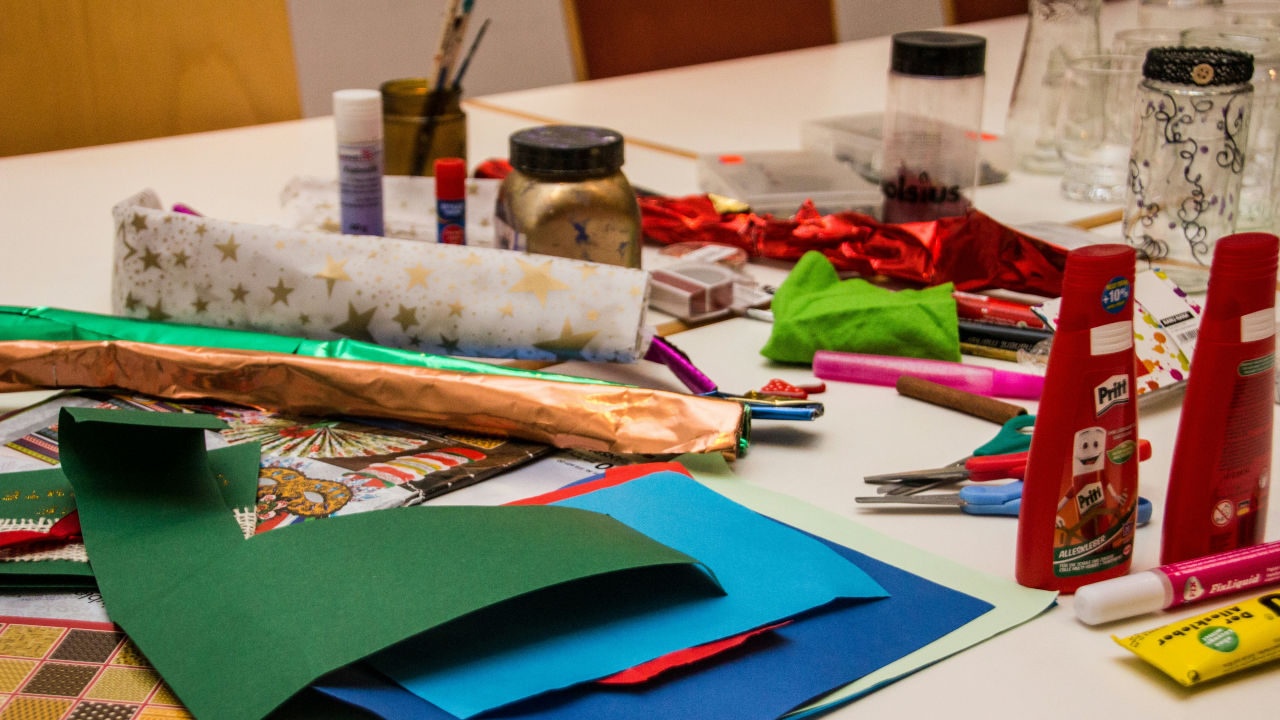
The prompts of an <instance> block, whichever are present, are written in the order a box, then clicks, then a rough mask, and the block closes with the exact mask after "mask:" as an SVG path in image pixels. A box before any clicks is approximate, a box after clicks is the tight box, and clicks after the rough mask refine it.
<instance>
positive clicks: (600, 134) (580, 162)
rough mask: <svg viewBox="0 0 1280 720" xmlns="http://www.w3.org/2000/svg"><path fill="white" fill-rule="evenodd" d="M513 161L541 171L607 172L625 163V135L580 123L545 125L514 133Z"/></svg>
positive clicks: (524, 169) (521, 167)
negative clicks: (623, 138) (623, 140)
mask: <svg viewBox="0 0 1280 720" xmlns="http://www.w3.org/2000/svg"><path fill="white" fill-rule="evenodd" d="M510 148H511V157H510V160H511V165H512V166H513V167H515V169H517V170H519V171H520V172H527V173H535V174H540V175H607V174H609V173H613V172H616V171H617V170H618V168H620V167H622V136H621V135H619V134H618V133H617V132H615V131H613V130H609V129H607V128H601V127H589V126H581V125H544V126H542V127H535V128H526V129H524V130H520V131H518V132H516V133H514V134H512V135H511V141H510Z"/></svg>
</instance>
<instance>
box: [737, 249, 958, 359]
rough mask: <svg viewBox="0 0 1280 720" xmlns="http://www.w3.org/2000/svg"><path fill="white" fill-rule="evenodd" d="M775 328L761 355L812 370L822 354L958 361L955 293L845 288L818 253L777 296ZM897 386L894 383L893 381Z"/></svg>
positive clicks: (856, 281)
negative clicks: (815, 357) (816, 354)
mask: <svg viewBox="0 0 1280 720" xmlns="http://www.w3.org/2000/svg"><path fill="white" fill-rule="evenodd" d="M772 308H773V317H774V323H773V327H772V328H771V329H770V331H769V340H768V341H767V342H766V343H765V345H764V347H762V348H761V349H760V354H761V355H764V356H765V357H767V358H769V359H771V360H777V361H779V362H793V363H809V362H812V361H813V354H814V352H815V351H817V350H841V351H846V352H863V353H873V354H882V355H889V354H902V355H910V356H913V357H922V358H935V359H938V360H959V359H960V351H959V347H958V342H957V335H956V314H955V301H954V300H952V299H951V286H950V285H947V284H945V283H944V284H942V285H939V286H937V287H931V288H924V289H921V290H912V289H906V290H897V291H895V290H888V289H886V288H882V287H877V286H875V285H872V284H871V283H869V282H867V281H866V280H863V279H862V278H851V279H849V280H841V279H840V276H839V275H838V274H837V273H836V268H835V266H834V265H833V264H832V263H831V261H830V260H828V259H827V258H826V257H825V256H824V255H822V254H821V253H818V252H810V253H805V255H804V256H802V257H801V258H800V261H799V262H797V263H796V265H795V267H793V268H792V269H791V272H790V273H788V274H787V277H786V279H785V280H783V282H782V285H781V286H780V287H779V288H778V290H777V291H776V292H775V293H774V296H773V302H772ZM890 383H892V381H890Z"/></svg>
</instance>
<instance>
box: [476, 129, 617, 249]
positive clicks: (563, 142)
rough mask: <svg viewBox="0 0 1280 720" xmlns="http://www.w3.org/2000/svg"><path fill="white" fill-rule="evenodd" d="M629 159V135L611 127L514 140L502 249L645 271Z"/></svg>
mask: <svg viewBox="0 0 1280 720" xmlns="http://www.w3.org/2000/svg"><path fill="white" fill-rule="evenodd" d="M622 160H623V142H622V136H621V135H619V134H618V133H617V132H614V131H613V130H608V129H605V128H599V127H584V126H571V125H548V126H543V127H535V128H528V129H525V130H521V131H519V132H517V133H515V134H513V135H512V136H511V138H510V162H511V166H512V168H513V170H512V171H511V173H510V174H508V175H507V177H506V178H504V179H503V181H502V184H501V185H500V186H499V187H498V200H497V207H496V212H495V215H496V218H495V223H496V231H497V237H498V246H499V247H504V248H507V249H511V250H524V251H528V252H531V253H540V254H543V255H556V256H559V257H568V258H577V259H580V260H590V261H592V262H600V263H607V264H610V265H622V266H625V267H640V244H641V231H640V208H639V205H638V204H637V203H636V196H635V191H634V190H632V188H631V184H630V183H629V182H627V178H626V176H624V175H623V174H622Z"/></svg>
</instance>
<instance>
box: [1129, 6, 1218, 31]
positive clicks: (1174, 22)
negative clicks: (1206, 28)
mask: <svg viewBox="0 0 1280 720" xmlns="http://www.w3.org/2000/svg"><path fill="white" fill-rule="evenodd" d="M1221 5H1222V0H1141V2H1140V3H1138V24H1139V25H1141V26H1143V27H1170V28H1179V29H1184V28H1189V27H1196V26H1200V25H1212V24H1213V22H1214V17H1213V15H1214V9H1215V8H1217V7H1220V6H1221Z"/></svg>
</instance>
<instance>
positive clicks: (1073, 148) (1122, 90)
mask: <svg viewBox="0 0 1280 720" xmlns="http://www.w3.org/2000/svg"><path fill="white" fill-rule="evenodd" d="M1142 60H1143V59H1142V57H1140V56H1138V55H1113V54H1104V55H1085V56H1084V57H1078V58H1075V59H1073V60H1071V61H1070V62H1069V63H1067V71H1066V74H1065V75H1064V76H1063V82H1062V101H1061V105H1060V106H1059V108H1058V121H1057V140H1058V152H1059V153H1060V154H1061V155H1062V160H1063V162H1064V163H1065V164H1066V167H1065V168H1064V169H1063V171H1062V194H1063V195H1064V196H1066V197H1068V198H1071V199H1072V200H1089V201H1092V202H1114V203H1119V202H1122V201H1123V200H1124V194H1125V188H1126V187H1127V186H1128V176H1129V150H1130V148H1131V147H1132V145H1133V122H1134V119H1135V116H1136V114H1135V109H1136V107H1137V106H1136V100H1135V96H1136V94H1137V90H1138V83H1139V82H1140V81H1141V80H1142Z"/></svg>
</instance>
